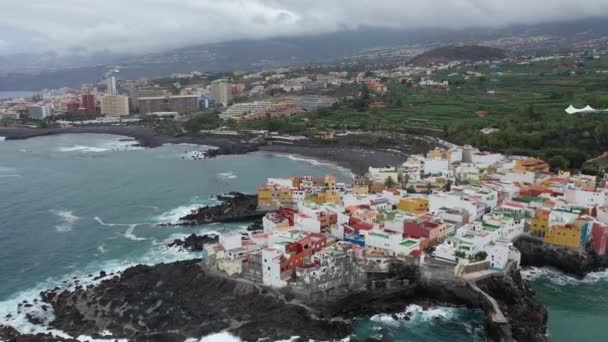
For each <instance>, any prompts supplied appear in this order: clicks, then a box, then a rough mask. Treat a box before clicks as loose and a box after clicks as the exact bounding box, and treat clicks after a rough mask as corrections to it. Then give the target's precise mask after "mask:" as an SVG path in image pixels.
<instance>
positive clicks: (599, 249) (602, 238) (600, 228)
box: [591, 222, 608, 255]
mask: <svg viewBox="0 0 608 342" xmlns="http://www.w3.org/2000/svg"><path fill="white" fill-rule="evenodd" d="M591 234H592V235H593V239H592V244H593V250H594V251H595V252H596V253H597V254H599V255H604V254H606V244H607V243H608V226H606V225H605V224H601V223H597V222H596V223H595V224H594V225H593V231H592V232H591Z"/></svg>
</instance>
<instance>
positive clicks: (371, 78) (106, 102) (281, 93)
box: [0, 49, 604, 127]
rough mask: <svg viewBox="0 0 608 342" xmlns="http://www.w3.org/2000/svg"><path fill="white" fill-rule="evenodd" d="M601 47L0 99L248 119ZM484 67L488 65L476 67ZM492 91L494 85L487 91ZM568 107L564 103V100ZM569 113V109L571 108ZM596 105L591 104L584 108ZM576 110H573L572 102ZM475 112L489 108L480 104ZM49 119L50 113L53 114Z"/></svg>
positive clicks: (436, 86)
mask: <svg viewBox="0 0 608 342" xmlns="http://www.w3.org/2000/svg"><path fill="white" fill-rule="evenodd" d="M603 53H604V51H603V50H596V49H592V51H591V52H589V51H584V52H580V51H578V52H569V53H556V54H553V55H548V56H543V57H536V56H517V57H511V56H509V57H507V56H504V57H502V58H498V57H494V58H488V59H483V60H479V61H465V60H463V61H457V60H455V61H449V62H433V63H430V64H428V65H422V64H413V63H410V64H397V65H388V64H387V65H384V66H381V67H374V66H371V65H364V64H356V63H353V64H348V63H345V64H342V65H336V66H323V65H318V66H311V67H291V68H278V69H272V70H265V71H256V72H242V71H234V72H232V73H224V74H208V73H203V72H199V71H193V72H190V73H185V74H172V75H171V76H170V77H163V78H150V79H145V78H144V79H138V80H129V79H122V78H121V77H120V68H118V67H117V68H116V69H111V70H109V71H108V72H107V73H106V74H104V75H102V76H101V77H100V81H99V82H95V83H89V84H83V85H82V86H81V88H80V89H71V88H61V89H52V90H48V89H47V90H44V91H41V92H40V93H39V94H36V95H34V96H33V97H29V96H16V97H14V98H10V99H5V100H0V123H4V124H5V125H6V124H10V123H15V122H17V121H21V122H23V123H29V124H40V122H41V121H47V123H46V124H45V126H48V121H52V123H53V125H58V126H62V127H65V126H72V125H80V124H104V123H105V124H108V123H121V124H125V123H129V122H137V121H140V120H142V119H143V118H145V117H147V116H152V117H154V116H156V117H160V118H163V119H185V118H188V117H190V115H192V114H193V113H198V112H201V111H205V110H212V109H215V110H217V111H218V112H219V116H220V118H221V119H223V120H226V121H230V120H234V121H237V122H238V121H246V120H253V119H259V118H268V117H289V116H294V115H297V114H302V113H307V112H313V111H316V110H319V109H324V108H331V107H332V106H336V105H337V104H339V103H340V102H343V101H348V100H353V99H354V98H356V97H357V96H359V95H360V86H361V85H365V88H366V90H367V91H369V92H370V93H371V94H373V95H375V96H376V97H381V96H382V95H385V94H387V92H388V91H389V85H390V84H391V83H393V82H397V83H399V84H407V85H408V86H409V87H413V88H417V89H427V90H430V91H433V92H436V93H439V94H442V93H447V92H449V91H450V89H451V87H452V86H454V85H456V86H461V85H462V84H464V83H466V82H469V81H471V82H473V83H474V82H476V81H479V80H482V81H483V80H484V79H486V78H488V77H496V78H500V77H502V76H504V75H508V73H505V71H503V70H501V69H500V67H499V66H500V65H502V64H505V65H507V64H508V65H515V66H517V65H519V66H527V65H530V64H542V63H548V62H556V63H561V64H563V65H564V66H563V67H562V68H563V70H564V72H568V73H571V74H572V76H576V74H577V71H576V69H577V66H576V65H577V64H576V63H579V61H580V60H583V59H585V58H592V59H599V58H600V56H601V55H602V54H603ZM480 67H488V68H489V70H490V71H489V72H481V71H478V70H477V69H478V68H480ZM487 94H489V95H493V94H495V90H493V89H490V90H487ZM388 106H390V103H387V102H386V101H382V100H381V99H378V101H372V102H370V103H368V104H367V107H368V109H370V110H378V109H382V108H386V107H388ZM564 109H565V107H564ZM569 109H570V110H569V111H568V113H573V112H571V111H572V110H573V108H569ZM584 109H585V110H586V111H593V108H591V107H589V108H584ZM574 110H576V109H575V108H574ZM475 115H477V116H485V115H487V112H484V111H478V112H476V113H475ZM51 119H52V120H51Z"/></svg>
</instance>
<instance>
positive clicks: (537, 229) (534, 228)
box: [528, 209, 551, 237]
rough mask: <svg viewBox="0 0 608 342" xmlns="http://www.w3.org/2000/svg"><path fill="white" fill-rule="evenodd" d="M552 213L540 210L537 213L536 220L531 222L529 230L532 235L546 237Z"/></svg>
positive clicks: (533, 219)
mask: <svg viewBox="0 0 608 342" xmlns="http://www.w3.org/2000/svg"><path fill="white" fill-rule="evenodd" d="M550 214H551V211H549V210H545V209H539V210H537V211H536V214H535V215H534V218H532V219H531V220H530V225H529V227H528V230H529V231H530V234H534V235H537V236H542V237H544V236H545V235H546V234H547V230H548V229H549V215H550Z"/></svg>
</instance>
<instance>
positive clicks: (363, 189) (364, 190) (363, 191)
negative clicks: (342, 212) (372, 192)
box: [353, 185, 369, 195]
mask: <svg viewBox="0 0 608 342" xmlns="http://www.w3.org/2000/svg"><path fill="white" fill-rule="evenodd" d="M353 193H354V194H357V195H367V194H368V193H369V186H368V185H354V186H353Z"/></svg>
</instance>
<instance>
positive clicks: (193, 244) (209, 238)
mask: <svg viewBox="0 0 608 342" xmlns="http://www.w3.org/2000/svg"><path fill="white" fill-rule="evenodd" d="M218 241H219V238H218V236H217V235H214V234H210V235H203V236H200V235H196V234H191V235H190V236H188V237H187V238H185V239H175V240H173V242H171V243H170V244H169V245H168V246H169V247H174V248H181V249H184V250H187V251H190V252H202V251H203V248H204V247H205V245H206V244H208V243H216V242H218Z"/></svg>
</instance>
